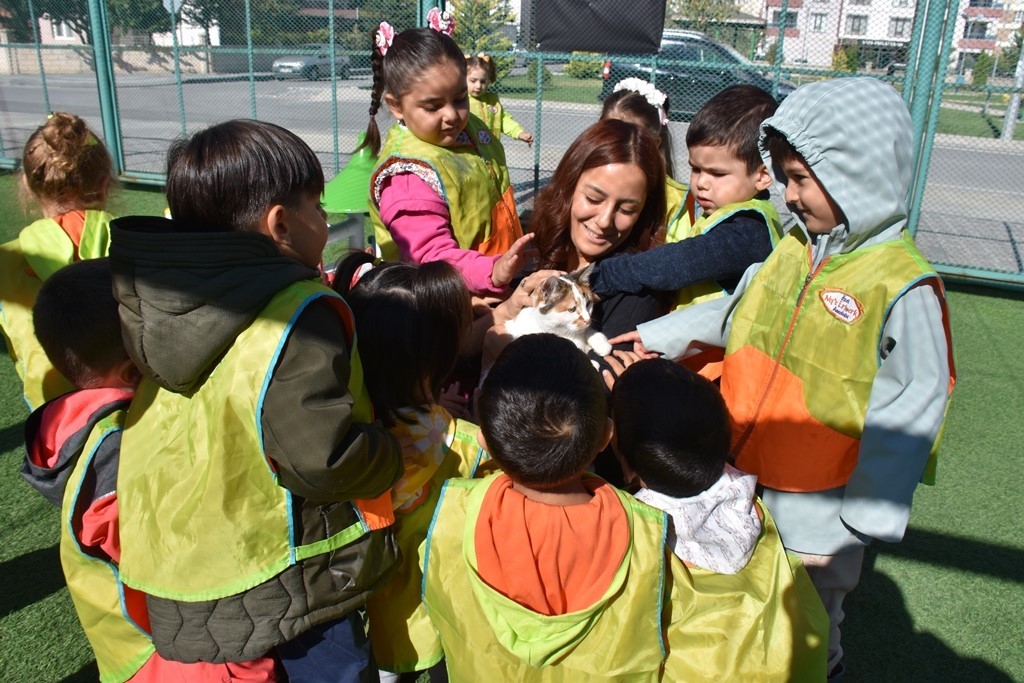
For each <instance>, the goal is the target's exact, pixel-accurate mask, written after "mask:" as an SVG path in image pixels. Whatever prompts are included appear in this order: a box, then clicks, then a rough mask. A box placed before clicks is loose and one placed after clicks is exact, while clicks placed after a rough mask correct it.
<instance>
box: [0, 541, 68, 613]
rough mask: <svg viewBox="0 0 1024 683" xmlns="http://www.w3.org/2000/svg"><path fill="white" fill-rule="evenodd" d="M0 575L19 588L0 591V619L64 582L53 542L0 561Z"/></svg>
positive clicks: (53, 590)
mask: <svg viewBox="0 0 1024 683" xmlns="http://www.w3.org/2000/svg"><path fill="white" fill-rule="evenodd" d="M0 576H3V577H4V583H6V584H7V585H8V586H17V587H18V590H5V591H0V618H3V617H6V616H7V615H8V614H11V613H13V612H17V611H18V610H20V609H22V608H24V607H28V606H29V605H32V604H34V603H36V602H39V601H40V600H42V599H43V598H45V597H48V596H49V595H52V594H53V593H56V592H57V591H59V590H60V589H62V588H63V587H64V585H65V584H64V572H63V571H62V570H61V567H60V551H59V550H58V547H57V546H56V545H52V546H50V547H49V548H40V549H38V550H33V551H31V552H28V553H25V554H24V555H19V556H18V557H12V558H11V559H9V560H7V561H6V562H3V563H0Z"/></svg>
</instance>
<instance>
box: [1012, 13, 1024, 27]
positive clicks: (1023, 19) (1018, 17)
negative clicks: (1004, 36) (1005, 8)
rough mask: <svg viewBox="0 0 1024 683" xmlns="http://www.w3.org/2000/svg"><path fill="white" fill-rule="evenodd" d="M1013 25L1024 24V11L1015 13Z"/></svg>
mask: <svg viewBox="0 0 1024 683" xmlns="http://www.w3.org/2000/svg"><path fill="white" fill-rule="evenodd" d="M1013 23H1015V24H1021V23H1024V10H1017V11H1016V12H1014V13H1013Z"/></svg>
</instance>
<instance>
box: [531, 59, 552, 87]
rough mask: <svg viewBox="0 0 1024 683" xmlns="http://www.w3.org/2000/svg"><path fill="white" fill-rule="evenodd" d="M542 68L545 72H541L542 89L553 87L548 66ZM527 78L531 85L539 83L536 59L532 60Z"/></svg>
mask: <svg viewBox="0 0 1024 683" xmlns="http://www.w3.org/2000/svg"><path fill="white" fill-rule="evenodd" d="M542 68H543V69H544V70H543V72H541V76H540V82H541V87H542V88H544V87H547V86H549V85H551V72H550V71H548V68H547V67H546V66H545V67H542ZM526 77H527V78H528V79H530V82H531V83H536V82H537V60H536V59H531V60H530V64H529V65H528V66H527V67H526Z"/></svg>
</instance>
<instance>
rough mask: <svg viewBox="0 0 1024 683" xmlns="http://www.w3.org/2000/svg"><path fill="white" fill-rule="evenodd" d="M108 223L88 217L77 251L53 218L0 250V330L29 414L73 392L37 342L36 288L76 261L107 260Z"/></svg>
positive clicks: (100, 216)
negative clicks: (35, 323)
mask: <svg viewBox="0 0 1024 683" xmlns="http://www.w3.org/2000/svg"><path fill="white" fill-rule="evenodd" d="M111 220H113V216H111V215H110V214H108V213H107V212H105V211H97V210H92V209H90V210H88V211H86V212H85V224H84V226H83V229H82V235H81V242H80V243H79V245H78V247H77V248H76V247H75V244H74V242H72V241H71V238H70V237H68V234H67V233H66V232H64V230H63V229H62V228H61V227H60V225H59V224H58V223H57V221H55V220H53V219H52V218H42V219H40V220H37V221H35V222H34V223H32V224H31V225H29V226H27V227H25V228H24V229H23V230H22V231H21V233H20V234H19V235H18V239H16V240H12V241H10V242H7V243H6V244H2V245H0V329H2V330H3V333H4V337H5V341H6V343H7V349H8V352H9V354H10V356H11V360H12V361H14V367H15V369H16V370H17V372H18V376H19V377H20V378H21V381H22V384H23V387H24V388H23V392H24V398H25V403H27V404H28V406H29V408H30V409H32V410H35V409H36V408H38V407H39V406H41V405H42V404H44V403H46V402H47V401H49V400H51V399H54V398H57V397H58V396H61V395H63V394H66V393H67V392H69V391H71V390H72V389H74V387H73V386H72V385H71V382H69V381H68V380H67V379H66V378H65V377H64V376H63V375H61V374H60V373H59V372H57V370H56V369H55V368H54V367H53V365H52V364H51V363H50V360H49V359H48V358H47V357H46V352H44V351H43V347H42V346H40V345H39V341H38V340H37V339H36V335H35V330H34V329H33V327H32V306H34V305H35V302H36V297H37V296H38V295H39V288H40V287H42V284H43V282H44V281H45V280H46V279H47V278H49V277H50V275H52V274H53V273H55V272H57V271H58V270H60V269H61V268H63V267H64V266H66V265H68V264H70V263H72V262H74V261H75V260H87V259H93V258H101V257H103V256H106V255H107V253H108V251H109V249H110V221H111Z"/></svg>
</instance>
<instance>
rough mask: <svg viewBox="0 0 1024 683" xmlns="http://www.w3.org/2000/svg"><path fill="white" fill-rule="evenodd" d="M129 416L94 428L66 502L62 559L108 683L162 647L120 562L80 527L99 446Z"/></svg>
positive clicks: (117, 414)
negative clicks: (101, 553)
mask: <svg viewBox="0 0 1024 683" xmlns="http://www.w3.org/2000/svg"><path fill="white" fill-rule="evenodd" d="M124 419H125V411H123V410H119V411H116V412H114V413H111V414H110V415H108V416H107V417H105V418H103V419H102V420H100V421H99V422H98V423H96V425H95V426H94V427H93V430H92V433H90V435H89V438H88V439H87V440H86V442H85V446H84V447H83V450H82V456H81V457H80V458H79V460H78V462H77V463H76V464H75V467H74V469H73V470H72V471H71V475H70V476H69V477H68V482H67V488H66V489H65V490H64V502H63V504H62V506H61V529H60V562H61V566H62V567H63V568H64V577H65V579H66V580H67V584H68V592H69V593H71V600H72V602H74V603H75V611H76V612H78V619H79V621H81V623H82V628H83V629H84V630H85V635H86V637H87V638H88V639H89V645H91V646H92V650H93V653H95V655H96V664H97V666H98V667H99V670H100V680H101V681H103V683H121V681H126V680H128V679H129V678H131V677H132V676H134V675H135V673H136V672H137V671H138V670H139V669H140V668H141V667H142V665H143V664H145V663H146V662H147V661H148V660H149V658H150V657H151V656H152V655H153V653H154V652H155V651H156V650H155V648H154V647H153V641H152V639H150V637H149V634H148V633H146V632H145V631H144V630H143V628H142V627H140V626H139V625H138V624H136V623H135V621H134V620H133V619H132V617H131V615H130V614H129V612H128V609H127V606H126V604H125V596H124V592H123V586H121V583H120V579H119V573H118V567H117V565H115V564H113V563H112V562H109V561H105V560H102V559H100V558H98V557H95V556H93V555H90V554H87V553H86V552H85V551H84V550H83V549H82V546H81V545H80V544H79V542H78V536H77V535H76V533H75V528H74V520H75V517H76V514H75V513H76V510H77V509H78V505H79V501H78V498H79V495H80V493H81V489H82V484H83V481H84V480H85V477H86V474H87V473H88V472H89V469H90V466H91V465H92V462H93V458H94V456H95V455H96V451H97V449H98V448H99V446H100V444H102V443H103V440H104V439H106V438H107V437H109V436H110V435H112V434H114V433H115V432H118V431H120V430H121V426H122V425H123V424H124Z"/></svg>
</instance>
